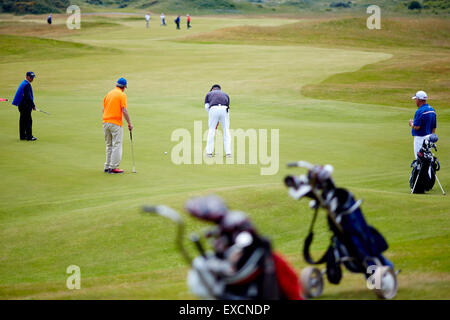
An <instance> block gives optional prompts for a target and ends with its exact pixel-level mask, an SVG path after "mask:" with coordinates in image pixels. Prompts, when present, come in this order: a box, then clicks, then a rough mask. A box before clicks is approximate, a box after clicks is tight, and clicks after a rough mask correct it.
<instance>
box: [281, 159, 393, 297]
mask: <svg viewBox="0 0 450 320" xmlns="http://www.w3.org/2000/svg"><path fill="white" fill-rule="evenodd" d="M289 166H290V167H305V168H307V169H308V173H307V174H306V175H302V176H300V177H297V176H287V177H286V178H285V184H286V186H287V187H288V188H289V194H290V196H291V197H293V198H294V199H296V200H299V199H301V198H303V197H308V198H311V199H312V201H311V202H310V207H311V208H312V209H314V210H315V213H314V218H313V221H312V223H311V226H310V230H309V234H308V236H307V238H306V239H305V243H304V248H303V257H304V259H305V260H306V262H308V263H309V264H311V265H319V264H326V270H325V271H324V272H320V271H319V270H318V269H316V268H312V267H309V268H305V269H304V271H302V276H301V278H302V283H303V284H304V289H305V291H306V292H307V293H309V296H310V297H317V296H319V295H320V294H321V290H322V288H323V282H322V280H321V278H322V275H323V274H326V275H327V279H328V281H329V282H330V283H332V284H339V283H340V281H341V278H342V269H341V264H343V265H344V266H345V267H346V268H347V269H348V270H349V271H350V272H355V273H362V274H364V276H365V277H366V278H369V277H370V276H371V273H370V270H376V268H379V267H381V268H380V270H382V271H380V274H381V276H380V278H382V279H383V280H382V281H384V282H383V286H384V288H378V289H377V290H376V291H375V292H376V294H377V295H378V296H379V297H381V298H388V299H390V298H392V297H393V296H395V294H396V292H397V280H396V274H395V272H394V265H393V264H392V262H391V261H389V260H388V259H387V258H386V257H384V256H383V254H382V253H383V252H384V251H386V250H387V249H388V244H387V242H386V240H385V239H384V237H383V236H382V235H381V234H380V233H379V232H378V231H377V230H376V229H375V228H374V227H372V226H370V225H368V224H367V222H366V220H365V218H364V215H363V213H362V211H361V208H360V206H361V203H362V201H355V199H354V197H353V195H352V193H350V192H349V191H347V190H345V189H342V188H336V186H335V185H334V182H333V180H332V178H331V173H332V171H333V169H332V167H331V166H329V165H327V166H325V167H322V166H314V165H311V164H309V163H307V162H303V161H300V162H296V163H293V164H290V165H289ZM320 208H323V209H325V210H326V211H327V221H328V226H329V228H330V230H331V231H332V233H333V235H332V237H331V243H330V245H329V247H328V249H327V251H326V252H325V254H324V255H323V256H322V257H321V258H320V259H319V260H317V261H315V260H314V259H313V258H312V257H311V255H310V252H309V249H310V246H311V243H312V240H313V237H314V233H313V227H314V224H315V221H316V218H317V214H318V211H319V209H320ZM371 268H373V269H371Z"/></svg>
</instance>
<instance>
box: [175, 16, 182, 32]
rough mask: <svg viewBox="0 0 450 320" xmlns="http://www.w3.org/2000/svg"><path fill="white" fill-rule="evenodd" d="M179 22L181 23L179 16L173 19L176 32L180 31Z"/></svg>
mask: <svg viewBox="0 0 450 320" xmlns="http://www.w3.org/2000/svg"><path fill="white" fill-rule="evenodd" d="M180 22H181V19H180V16H177V18H176V19H175V24H176V25H177V29H178V30H180Z"/></svg>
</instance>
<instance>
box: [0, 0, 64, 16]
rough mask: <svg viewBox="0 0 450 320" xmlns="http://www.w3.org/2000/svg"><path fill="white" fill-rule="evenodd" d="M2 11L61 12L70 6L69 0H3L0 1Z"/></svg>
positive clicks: (19, 12)
mask: <svg viewBox="0 0 450 320" xmlns="http://www.w3.org/2000/svg"><path fill="white" fill-rule="evenodd" d="M0 5H1V9H2V11H3V12H8V13H17V14H27V13H33V14H40V13H50V12H63V11H64V10H65V9H66V8H67V7H68V6H70V1H69V0H21V1H15V0H3V1H1V2H0Z"/></svg>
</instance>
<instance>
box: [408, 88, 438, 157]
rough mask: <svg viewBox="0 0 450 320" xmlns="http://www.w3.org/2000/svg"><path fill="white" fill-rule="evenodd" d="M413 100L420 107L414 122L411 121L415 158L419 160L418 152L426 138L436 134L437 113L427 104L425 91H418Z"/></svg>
mask: <svg viewBox="0 0 450 320" xmlns="http://www.w3.org/2000/svg"><path fill="white" fill-rule="evenodd" d="M412 99H414V100H416V105H417V107H418V109H417V111H416V113H415V114H414V120H412V119H410V120H409V126H410V127H411V133H412V136H413V137H414V156H415V157H416V159H417V152H419V150H420V148H421V147H422V144H423V140H424V139H425V137H426V136H428V135H429V134H432V133H435V132H436V112H435V111H434V109H433V108H432V107H431V106H430V105H429V104H428V103H427V100H428V96H427V94H426V92H425V91H417V92H416V94H415V95H414V97H412Z"/></svg>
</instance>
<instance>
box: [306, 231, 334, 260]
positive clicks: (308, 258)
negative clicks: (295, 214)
mask: <svg viewBox="0 0 450 320" xmlns="http://www.w3.org/2000/svg"><path fill="white" fill-rule="evenodd" d="M313 237H314V233H313V232H310V233H309V234H308V236H307V237H306V239H305V245H304V247H303V257H304V258H305V261H306V262H308V263H309V264H322V263H324V262H326V261H327V260H328V256H329V255H330V253H331V254H333V248H332V246H331V245H330V246H329V247H328V249H327V251H326V252H325V254H324V255H323V256H322V258H320V259H319V260H318V261H314V260H313V259H312V257H311V254H310V253H309V248H310V247H311V243H312V240H313Z"/></svg>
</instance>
